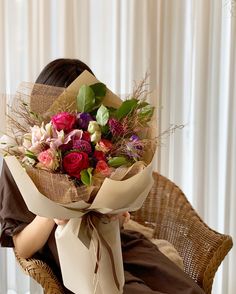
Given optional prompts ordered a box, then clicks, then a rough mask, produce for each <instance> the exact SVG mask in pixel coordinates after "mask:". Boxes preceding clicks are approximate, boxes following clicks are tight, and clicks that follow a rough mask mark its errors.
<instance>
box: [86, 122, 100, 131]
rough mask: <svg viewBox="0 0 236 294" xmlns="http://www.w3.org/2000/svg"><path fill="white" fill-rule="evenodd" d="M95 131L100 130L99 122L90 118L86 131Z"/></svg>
mask: <svg viewBox="0 0 236 294" xmlns="http://www.w3.org/2000/svg"><path fill="white" fill-rule="evenodd" d="M96 131H100V127H99V124H98V123H97V122H96V121H95V120H92V121H90V122H89V125H88V132H89V133H90V134H93V133H95V132H96Z"/></svg>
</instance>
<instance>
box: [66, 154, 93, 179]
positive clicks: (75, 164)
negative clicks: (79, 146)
mask: <svg viewBox="0 0 236 294" xmlns="http://www.w3.org/2000/svg"><path fill="white" fill-rule="evenodd" d="M62 164H63V168H64V170H65V171H66V173H67V174H68V175H70V176H71V177H75V178H77V179H80V172H81V171H82V170H83V169H87V168H88V167H89V157H88V154H87V153H85V152H80V151H72V152H70V153H68V154H67V155H66V156H65V157H64V158H63V161H62Z"/></svg>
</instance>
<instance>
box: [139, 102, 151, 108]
mask: <svg viewBox="0 0 236 294" xmlns="http://www.w3.org/2000/svg"><path fill="white" fill-rule="evenodd" d="M147 105H149V103H148V102H146V101H142V102H140V103H139V104H138V109H140V108H143V107H145V106H147Z"/></svg>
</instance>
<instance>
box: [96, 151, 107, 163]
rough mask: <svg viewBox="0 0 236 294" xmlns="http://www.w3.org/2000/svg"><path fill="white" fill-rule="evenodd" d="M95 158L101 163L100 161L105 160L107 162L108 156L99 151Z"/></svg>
mask: <svg viewBox="0 0 236 294" xmlns="http://www.w3.org/2000/svg"><path fill="white" fill-rule="evenodd" d="M93 157H94V158H95V159H96V160H97V161H99V160H104V161H106V156H105V154H104V153H103V152H102V151H98V150H95V151H94V153H93Z"/></svg>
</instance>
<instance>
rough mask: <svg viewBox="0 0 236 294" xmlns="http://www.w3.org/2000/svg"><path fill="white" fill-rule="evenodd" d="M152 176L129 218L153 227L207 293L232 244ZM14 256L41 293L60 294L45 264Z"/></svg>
mask: <svg viewBox="0 0 236 294" xmlns="http://www.w3.org/2000/svg"><path fill="white" fill-rule="evenodd" d="M153 176H154V180H155V183H154V185H153V188H152V190H151V192H150V193H149V196H148V198H147V200H146V201H145V203H144V205H143V206H142V208H141V209H140V210H139V211H137V212H135V213H134V214H133V216H132V218H133V219H134V220H135V221H137V222H139V223H141V224H143V225H145V226H148V227H151V228H153V229H154V237H155V238H158V239H165V240H168V241H169V242H170V243H172V244H173V245H174V246H175V248H176V249H177V250H178V252H179V254H180V255H181V257H182V258H183V261H184V271H185V272H186V273H187V274H188V275H189V276H190V277H191V278H192V279H193V280H194V281H195V282H196V283H197V284H198V285H199V286H200V287H201V288H202V289H203V290H204V291H205V293H207V294H209V293H211V289H212V283H213V278H214V276H215V273H216V271H217V269H218V267H219V265H220V264H221V262H222V261H223V259H224V257H225V256H226V254H227V253H228V252H229V250H230V249H231V247H232V245H233V242H232V238H231V237H230V236H228V235H223V234H220V233H218V232H215V231H214V230H212V229H210V228H209V227H208V226H207V225H206V224H205V223H204V222H203V221H202V220H201V218H200V217H199V216H198V215H197V213H196V212H195V211H194V209H193V208H192V206H191V205H190V203H189V202H188V200H187V199H186V197H185V195H184V194H183V192H182V191H181V190H180V189H179V188H178V187H177V186H176V185H175V184H174V183H173V182H171V181H170V180H168V179H167V178H165V177H163V176H161V175H160V174H158V173H154V175H153ZM16 257H17V260H18V262H19V264H20V265H21V267H22V268H23V270H24V271H25V273H26V274H28V275H29V276H31V277H32V278H33V279H35V280H36V281H37V282H38V283H39V284H41V286H42V287H43V289H44V291H45V292H44V293H46V294H61V293H63V291H62V287H61V285H60V283H59V281H58V280H57V278H56V276H55V275H54V274H53V272H52V270H51V269H50V268H49V266H48V265H47V264H45V263H44V262H42V261H40V260H35V259H27V260H26V259H22V258H19V257H18V256H17V255H16Z"/></svg>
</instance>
